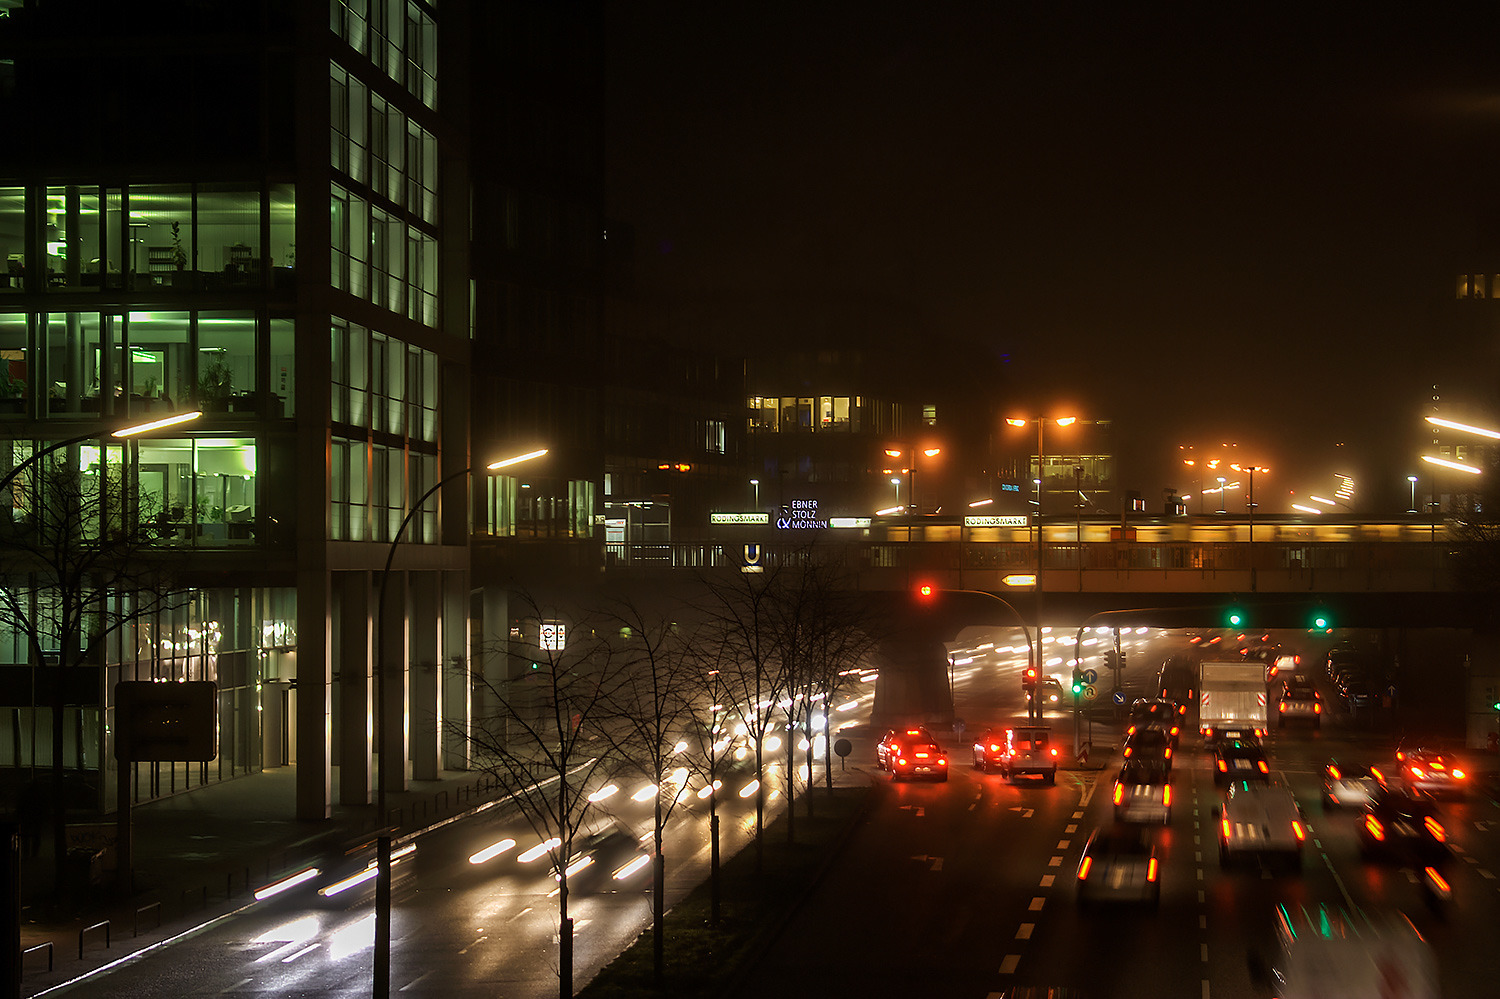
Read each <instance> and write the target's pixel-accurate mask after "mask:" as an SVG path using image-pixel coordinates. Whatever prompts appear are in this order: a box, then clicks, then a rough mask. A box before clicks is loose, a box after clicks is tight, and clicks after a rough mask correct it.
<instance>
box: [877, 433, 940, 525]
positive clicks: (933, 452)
mask: <svg viewBox="0 0 1500 999" xmlns="http://www.w3.org/2000/svg"><path fill="white" fill-rule="evenodd" d="M885 453H886V455H887V456H888V457H891V458H899V457H901V454H902V451H901V449H900V448H889V447H888V448H886V449H885ZM918 453H920V454H922V455H923V456H924V457H927V458H936V457H937V456H938V455H940V454H942V453H943V449H942V448H940V447H929V448H923V449H922V450H921V451H920V452H918V451H917V449H916V448H913V449H912V451H911V467H910V468H907V469H906V470H905V471H906V479H907V485H906V505H907V507H908V508H910V510H911V512H912V513H913V514H916V513H917V455H918ZM891 481H892V482H894V481H896V480H895V479H892V480H891ZM899 499H900V496H897V500H898V501H899Z"/></svg>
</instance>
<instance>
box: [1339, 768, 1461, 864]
mask: <svg viewBox="0 0 1500 999" xmlns="http://www.w3.org/2000/svg"><path fill="white" fill-rule="evenodd" d="M1357 832H1358V833H1359V855H1360V856H1361V857H1363V858H1365V859H1366V860H1374V859H1383V860H1393V861H1395V862H1397V863H1401V864H1410V865H1413V866H1415V867H1426V866H1429V865H1431V866H1439V865H1441V864H1443V863H1444V862H1445V861H1447V860H1448V858H1449V857H1451V856H1452V854H1453V848H1452V847H1451V846H1450V845H1449V843H1448V828H1447V826H1445V825H1444V824H1443V820H1442V815H1441V814H1440V813H1439V812H1438V807H1437V802H1436V801H1434V800H1433V798H1432V796H1431V795H1430V794H1426V793H1425V792H1422V791H1412V790H1408V789H1406V788H1396V787H1390V786H1388V785H1382V786H1381V787H1379V788H1377V789H1376V791H1375V793H1374V795H1373V796H1372V798H1371V800H1370V804H1369V806H1368V807H1367V808H1366V809H1365V814H1364V817H1363V818H1362V819H1361V820H1360V823H1359V826H1358V828H1357Z"/></svg>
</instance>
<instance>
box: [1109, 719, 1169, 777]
mask: <svg viewBox="0 0 1500 999" xmlns="http://www.w3.org/2000/svg"><path fill="white" fill-rule="evenodd" d="M1120 755H1121V756H1122V757H1124V758H1125V759H1126V760H1134V759H1144V760H1156V761H1159V762H1160V763H1161V765H1162V766H1163V767H1165V768H1167V769H1171V767H1172V736H1171V735H1170V734H1169V733H1168V732H1167V730H1165V729H1163V728H1160V727H1158V726H1156V725H1147V726H1139V727H1138V726H1132V727H1131V730H1130V732H1129V733H1128V734H1127V735H1126V736H1125V742H1124V744H1122V745H1121V747H1120Z"/></svg>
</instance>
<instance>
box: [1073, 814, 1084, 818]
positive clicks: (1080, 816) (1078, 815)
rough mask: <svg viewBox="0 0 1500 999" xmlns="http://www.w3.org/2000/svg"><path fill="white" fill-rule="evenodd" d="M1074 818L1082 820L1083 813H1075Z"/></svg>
mask: <svg viewBox="0 0 1500 999" xmlns="http://www.w3.org/2000/svg"><path fill="white" fill-rule="evenodd" d="M1073 818H1075V819H1081V818H1083V813H1082V812H1074V813H1073Z"/></svg>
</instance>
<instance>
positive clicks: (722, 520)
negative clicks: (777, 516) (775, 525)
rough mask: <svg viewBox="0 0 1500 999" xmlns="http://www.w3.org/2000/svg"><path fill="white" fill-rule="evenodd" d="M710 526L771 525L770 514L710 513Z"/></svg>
mask: <svg viewBox="0 0 1500 999" xmlns="http://www.w3.org/2000/svg"><path fill="white" fill-rule="evenodd" d="M708 522H709V523H710V524H769V523H770V522H771V515H770V514H769V513H710V514H709V515H708Z"/></svg>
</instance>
